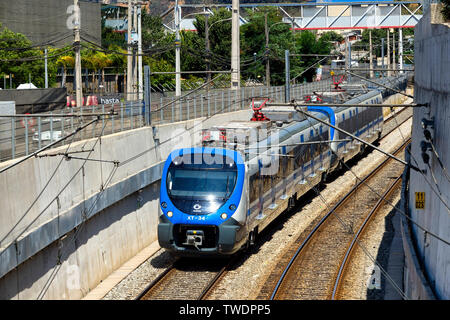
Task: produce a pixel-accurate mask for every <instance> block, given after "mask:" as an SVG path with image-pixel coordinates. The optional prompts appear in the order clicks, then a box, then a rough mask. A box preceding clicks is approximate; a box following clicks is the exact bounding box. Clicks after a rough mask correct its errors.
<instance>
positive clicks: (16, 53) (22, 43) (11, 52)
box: [0, 24, 57, 88]
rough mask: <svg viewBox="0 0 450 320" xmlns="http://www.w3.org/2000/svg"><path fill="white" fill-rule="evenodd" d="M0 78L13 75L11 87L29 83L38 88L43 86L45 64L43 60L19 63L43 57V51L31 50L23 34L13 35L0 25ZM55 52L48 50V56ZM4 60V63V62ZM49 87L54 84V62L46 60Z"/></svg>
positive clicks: (30, 44) (28, 41) (55, 68)
mask: <svg viewBox="0 0 450 320" xmlns="http://www.w3.org/2000/svg"><path fill="white" fill-rule="evenodd" d="M0 30H1V31H0V48H1V49H0V77H1V78H3V77H4V76H5V75H9V74H12V75H13V87H17V86H18V85H19V84H21V83H27V82H28V81H29V75H31V82H32V83H33V84H34V85H36V86H37V87H38V88H39V87H40V88H43V87H44V84H45V79H44V74H45V67H44V65H45V62H44V59H40V60H34V61H21V59H24V58H29V59H31V58H32V57H44V50H41V49H35V48H32V47H31V46H32V43H31V41H30V40H28V39H27V37H25V36H24V35H23V34H20V33H15V32H12V31H11V30H9V29H8V28H6V27H5V28H3V29H2V25H1V24H0ZM20 48H22V49H20ZM55 53H56V51H55V50H51V49H50V50H49V52H48V55H49V56H51V55H52V54H55ZM5 60H6V61H5ZM48 61H49V63H48V73H49V85H50V86H51V85H52V84H53V83H54V82H55V80H54V79H55V76H56V70H57V67H56V62H55V61H53V60H52V59H49V60H48Z"/></svg>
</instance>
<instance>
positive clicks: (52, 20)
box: [0, 0, 101, 46]
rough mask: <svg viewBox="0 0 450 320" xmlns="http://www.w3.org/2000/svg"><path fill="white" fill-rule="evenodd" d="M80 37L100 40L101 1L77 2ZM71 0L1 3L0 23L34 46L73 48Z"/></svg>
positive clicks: (16, 0)
mask: <svg viewBox="0 0 450 320" xmlns="http://www.w3.org/2000/svg"><path fill="white" fill-rule="evenodd" d="M79 5H80V10H81V30H82V35H84V36H86V37H87V38H89V39H90V40H93V41H95V40H97V41H98V42H100V40H101V13H100V6H101V3H100V1H84V0H80V1H79ZM71 21H73V0H32V1H31V0H14V1H10V0H0V22H1V23H2V25H3V27H7V28H8V29H10V30H12V31H13V32H18V33H22V34H24V35H25V36H26V37H27V38H28V39H30V40H31V41H32V43H33V45H41V44H42V45H47V44H52V45H55V46H64V45H68V44H72V42H73V31H72V29H69V26H70V25H71Z"/></svg>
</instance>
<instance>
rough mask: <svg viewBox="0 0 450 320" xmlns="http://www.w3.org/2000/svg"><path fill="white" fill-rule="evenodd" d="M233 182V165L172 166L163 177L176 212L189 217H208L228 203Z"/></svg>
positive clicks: (234, 168) (234, 169)
mask: <svg viewBox="0 0 450 320" xmlns="http://www.w3.org/2000/svg"><path fill="white" fill-rule="evenodd" d="M236 180H237V168H236V165H235V164H234V163H232V164H228V163H225V164H223V165H217V164H214V165H208V164H205V163H202V164H182V163H181V164H178V165H176V164H175V163H172V164H171V165H170V167H169V170H168V173H167V193H168V195H169V197H170V199H171V200H172V202H173V204H174V205H175V206H176V207H177V208H178V209H179V210H181V211H183V212H185V213H190V214H208V213H212V212H214V211H216V210H217V209H219V208H220V207H221V206H222V205H223V204H224V203H225V202H226V200H228V198H229V197H230V196H231V194H232V193H233V190H234V187H235V185H236Z"/></svg>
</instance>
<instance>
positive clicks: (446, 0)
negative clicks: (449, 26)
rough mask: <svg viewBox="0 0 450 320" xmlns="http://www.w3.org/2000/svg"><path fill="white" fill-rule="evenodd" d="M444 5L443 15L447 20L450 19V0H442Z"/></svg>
mask: <svg viewBox="0 0 450 320" xmlns="http://www.w3.org/2000/svg"><path fill="white" fill-rule="evenodd" d="M441 2H442V4H443V6H442V11H441V12H442V16H443V17H444V19H445V20H446V21H450V0H441Z"/></svg>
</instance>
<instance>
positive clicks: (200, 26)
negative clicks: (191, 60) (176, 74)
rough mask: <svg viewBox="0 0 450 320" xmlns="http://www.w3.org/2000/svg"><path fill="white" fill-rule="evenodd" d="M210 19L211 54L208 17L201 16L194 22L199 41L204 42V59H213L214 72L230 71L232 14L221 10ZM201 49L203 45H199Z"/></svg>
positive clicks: (215, 12)
mask: <svg viewBox="0 0 450 320" xmlns="http://www.w3.org/2000/svg"><path fill="white" fill-rule="evenodd" d="M213 12H214V15H210V16H209V17H208V30H209V42H210V51H211V52H210V54H209V55H208V52H206V28H205V26H206V16H204V15H199V16H197V18H196V20H195V21H194V26H195V27H196V29H197V36H198V38H199V41H200V42H201V41H203V43H204V45H203V50H204V51H202V52H204V53H205V55H204V57H205V58H207V57H208V56H209V57H210V59H211V69H212V70H227V69H228V70H229V69H230V60H231V50H230V49H231V20H228V19H231V12H230V11H228V10H226V9H224V8H221V9H219V10H214V11H213ZM199 47H200V48H201V45H199Z"/></svg>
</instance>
